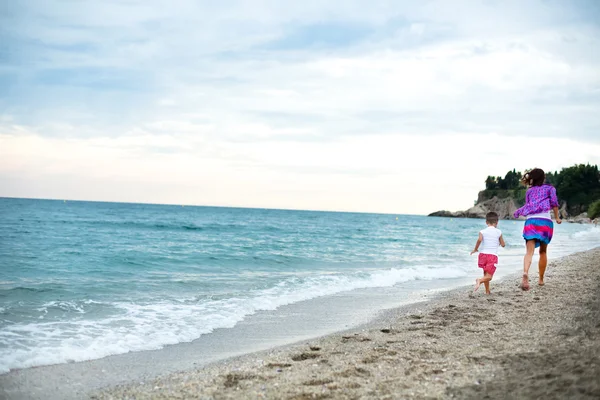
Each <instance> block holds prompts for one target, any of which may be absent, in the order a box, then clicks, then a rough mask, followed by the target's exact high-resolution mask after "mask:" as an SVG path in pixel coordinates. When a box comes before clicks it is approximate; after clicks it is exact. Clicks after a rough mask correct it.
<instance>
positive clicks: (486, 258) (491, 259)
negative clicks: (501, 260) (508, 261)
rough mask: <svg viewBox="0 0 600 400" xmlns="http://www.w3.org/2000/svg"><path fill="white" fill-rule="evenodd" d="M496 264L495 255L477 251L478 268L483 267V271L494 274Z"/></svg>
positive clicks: (496, 258)
mask: <svg viewBox="0 0 600 400" xmlns="http://www.w3.org/2000/svg"><path fill="white" fill-rule="evenodd" d="M496 264H498V256H497V255H495V254H484V253H479V259H478V260H477V265H479V268H483V272H487V273H488V274H490V275H492V276H494V272H496Z"/></svg>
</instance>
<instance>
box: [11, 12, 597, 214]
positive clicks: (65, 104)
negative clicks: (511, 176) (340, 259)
mask: <svg viewBox="0 0 600 400" xmlns="http://www.w3.org/2000/svg"><path fill="white" fill-rule="evenodd" d="M599 48H600V2H597V1H595V0H589V1H588V0H572V1H553V0H546V1H542V0H539V1H534V0H525V1H510V0H507V1H500V0H498V1H495V0H481V1H475V0H471V1H461V0H453V1H445V0H439V1H435V0H430V1H428V0H424V1H417V0H414V1H400V0H385V1H384V0H369V1H362V0H360V1H359V0H337V1H327V0H303V1H281V0H271V1H269V0H245V1H244V0H221V1H219V2H216V1H191V0H173V1H157V0H143V1H138V0H120V1H113V0H104V1H74V0H63V1H58V0H30V1H27V2H16V1H15V2H12V1H4V2H1V4H0V196H5V197H32V198H54V199H78V200H99V201H124V202H147V203H166V204H190V205H191V204H194V205H213V206H234V207H261V208H285V209H308V210H335V211H358V212H381V213H399V214H428V213H430V212H433V211H436V210H442V209H445V210H451V211H455V210H464V209H466V208H469V207H470V206H472V205H473V202H474V200H475V199H476V198H477V192H478V191H479V190H482V189H484V187H485V184H484V181H485V178H486V177H487V176H488V175H494V176H497V175H502V176H503V175H504V174H505V173H506V172H507V171H508V170H512V169H513V168H515V169H517V170H518V171H523V170H525V169H529V168H534V167H540V168H543V169H545V170H551V171H556V170H560V169H561V168H563V167H568V166H571V165H574V164H579V163H591V164H600V52H599V51H598V49H599Z"/></svg>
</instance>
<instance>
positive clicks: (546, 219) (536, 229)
mask: <svg viewBox="0 0 600 400" xmlns="http://www.w3.org/2000/svg"><path fill="white" fill-rule="evenodd" d="M545 180H546V174H545V173H544V171H543V170H541V169H539V168H534V169H532V170H531V171H529V172H527V173H525V175H524V176H523V179H522V180H521V182H522V183H524V184H525V185H527V186H529V188H528V189H527V193H526V194H525V205H524V206H523V207H521V208H519V209H518V210H516V211H515V212H514V217H515V218H518V217H520V216H526V217H527V220H526V221H525V226H524V227H523V238H524V239H525V246H526V248H527V251H526V253H525V257H524V259H523V282H522V284H521V288H522V289H523V290H529V267H530V266H531V261H532V259H533V253H534V251H535V249H536V248H537V247H539V248H540V260H539V264H538V267H539V273H540V277H539V281H538V284H539V285H540V286H542V285H544V273H545V272H546V265H547V264H548V256H547V254H546V252H547V249H548V244H549V243H550V241H551V240H552V234H553V233H554V224H553V223H552V218H551V216H550V211H551V210H552V211H553V212H554V219H555V220H556V223H557V224H560V223H561V222H562V221H561V220H560V216H559V215H558V198H557V197H556V189H555V188H554V187H553V186H551V185H548V184H545V183H544V181H545Z"/></svg>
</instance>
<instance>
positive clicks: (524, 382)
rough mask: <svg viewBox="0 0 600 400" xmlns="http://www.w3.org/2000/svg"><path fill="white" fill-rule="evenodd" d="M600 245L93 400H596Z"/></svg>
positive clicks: (598, 387)
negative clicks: (527, 286) (528, 284)
mask: <svg viewBox="0 0 600 400" xmlns="http://www.w3.org/2000/svg"><path fill="white" fill-rule="evenodd" d="M599 264H600V249H599V248H596V249H594V250H591V251H588V252H584V253H578V254H574V255H571V256H568V257H565V258H562V259H559V260H555V261H551V263H550V265H549V269H548V272H547V280H546V282H547V283H546V285H545V286H543V287H540V286H538V285H537V272H536V268H532V273H531V281H532V289H531V290H530V291H528V292H523V291H521V290H520V289H519V288H518V281H519V280H518V276H513V277H510V278H507V279H504V280H503V281H501V282H492V294H491V295H490V296H486V295H485V294H484V293H483V291H479V292H477V293H475V294H472V293H471V291H470V290H469V289H468V288H462V289H460V290H454V291H451V292H447V293H444V294H441V295H439V296H438V297H437V298H436V299H435V300H432V301H430V302H428V303H424V304H419V305H418V306H416V307H412V308H411V307H409V308H400V309H397V310H395V311H393V312H389V313H388V314H387V315H386V316H385V317H384V318H382V319H380V320H378V321H375V322H373V324H371V325H370V326H368V327H363V328H361V329H359V330H355V331H351V332H343V333H339V334H334V335H329V336H326V337H323V338H319V339H315V340H310V341H305V342H302V343H298V344H295V345H292V346H286V347H283V348H280V349H276V350H270V351H263V352H260V353H255V354H251V355H247V356H243V357H239V358H235V359H232V360H228V361H225V362H221V363H217V364H215V365H212V366H209V367H206V368H202V369H199V370H196V371H190V372H185V373H175V374H171V375H168V376H164V377H161V378H158V379H155V380H152V381H149V382H145V383H143V384H135V385H125V386H118V387H113V388H109V389H107V390H104V391H100V392H96V393H93V394H92V395H91V396H92V398H94V399H132V398H136V399H140V398H149V399H169V398H186V399H187V398H201V399H211V398H212V399H242V398H253V399H255V398H271V399H325V398H332V399H338V398H339V399H358V398H378V399H386V398H388V399H395V398H411V397H414V398H421V399H422V398H514V399H517V398H518V399H533V398H545V399H566V398H569V399H587V398H589V399H592V398H594V399H596V398H600V379H599V378H598V377H599V376H600V268H598V267H599V266H600V265H599Z"/></svg>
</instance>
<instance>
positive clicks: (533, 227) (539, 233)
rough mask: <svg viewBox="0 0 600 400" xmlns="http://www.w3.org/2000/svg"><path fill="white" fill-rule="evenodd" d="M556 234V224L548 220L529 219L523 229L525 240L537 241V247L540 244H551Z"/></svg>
mask: <svg viewBox="0 0 600 400" xmlns="http://www.w3.org/2000/svg"><path fill="white" fill-rule="evenodd" d="M553 233H554V223H553V222H552V220H549V219H546V218H529V219H528V220H526V221H525V226H524V227H523V238H524V239H525V240H535V247H540V243H545V244H549V243H550V241H551V240H552V234H553Z"/></svg>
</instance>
